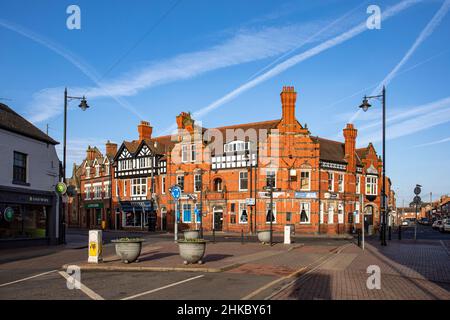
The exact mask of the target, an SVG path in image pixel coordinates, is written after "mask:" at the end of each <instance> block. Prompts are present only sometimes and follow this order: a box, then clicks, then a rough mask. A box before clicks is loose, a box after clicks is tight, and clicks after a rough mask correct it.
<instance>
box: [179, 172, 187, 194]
mask: <svg viewBox="0 0 450 320" xmlns="http://www.w3.org/2000/svg"><path fill="white" fill-rule="evenodd" d="M181 177H183V185H181V184H180V182H179V180H178V178H181ZM177 184H178V185H179V186H180V188H181V192H184V189H185V187H186V185H185V184H186V181H185V179H184V174H179V175H177Z"/></svg>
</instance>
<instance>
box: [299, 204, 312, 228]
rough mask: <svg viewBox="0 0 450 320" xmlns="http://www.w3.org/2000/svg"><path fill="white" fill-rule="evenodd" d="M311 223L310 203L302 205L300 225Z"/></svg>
mask: <svg viewBox="0 0 450 320" xmlns="http://www.w3.org/2000/svg"><path fill="white" fill-rule="evenodd" d="M310 222H311V212H310V208H309V203H308V202H302V203H300V223H310Z"/></svg>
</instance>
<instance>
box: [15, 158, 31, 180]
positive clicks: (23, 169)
mask: <svg viewBox="0 0 450 320" xmlns="http://www.w3.org/2000/svg"><path fill="white" fill-rule="evenodd" d="M16 156H20V157H23V158H22V159H16ZM16 160H17V161H20V162H23V166H20V165H18V164H17V163H16ZM19 170H20V176H19V177H18V175H19V174H18V173H17V172H18V171H19ZM27 182H28V154H26V153H23V152H20V151H14V153H13V183H17V184H27Z"/></svg>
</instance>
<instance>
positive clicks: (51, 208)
mask: <svg viewBox="0 0 450 320" xmlns="http://www.w3.org/2000/svg"><path fill="white" fill-rule="evenodd" d="M57 144H58V142H56V141H55V140H53V139H52V138H50V137H49V136H48V135H46V134H45V133H44V132H42V131H41V130H39V129H38V128H36V127H35V126H34V125H33V124H31V123H30V122H29V121H27V120H26V119H25V118H23V117H22V116H20V115H19V114H17V113H16V112H14V111H13V110H12V109H11V108H10V107H8V106H7V105H5V104H2V103H0V247H9V246H13V245H14V246H18V245H29V244H56V243H58V240H59V239H61V236H60V232H61V229H62V228H61V227H60V223H61V221H62V217H61V212H62V211H60V201H59V198H60V197H59V196H57V195H56V193H55V186H56V184H57V183H58V181H59V179H60V161H59V159H58V156H57V154H56V150H55V145H57Z"/></svg>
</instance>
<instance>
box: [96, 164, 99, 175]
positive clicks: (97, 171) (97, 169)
mask: <svg viewBox="0 0 450 320" xmlns="http://www.w3.org/2000/svg"><path fill="white" fill-rule="evenodd" d="M95 176H96V177H98V176H100V166H99V165H98V164H97V165H96V166H95Z"/></svg>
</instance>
